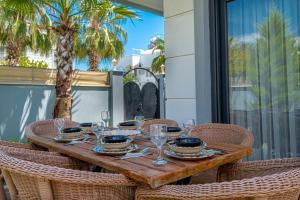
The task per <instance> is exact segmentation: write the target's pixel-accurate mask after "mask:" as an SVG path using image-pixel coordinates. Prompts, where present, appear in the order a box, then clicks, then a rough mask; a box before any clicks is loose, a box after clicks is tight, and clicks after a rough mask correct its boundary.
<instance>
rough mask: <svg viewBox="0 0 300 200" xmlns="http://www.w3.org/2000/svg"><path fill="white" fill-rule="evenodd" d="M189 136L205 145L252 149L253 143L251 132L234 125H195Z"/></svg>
mask: <svg viewBox="0 0 300 200" xmlns="http://www.w3.org/2000/svg"><path fill="white" fill-rule="evenodd" d="M191 135H192V136H195V137H199V138H201V139H202V140H204V141H205V142H207V143H228V144H238V145H244V146H248V147H252V145H253V142H254V139H253V134H252V133H251V131H249V130H247V129H245V128H243V127H240V126H238V125H234V124H218V123H209V124H202V125H197V126H196V127H195V129H194V130H193V131H192V133H191Z"/></svg>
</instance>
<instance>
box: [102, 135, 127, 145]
mask: <svg viewBox="0 0 300 200" xmlns="http://www.w3.org/2000/svg"><path fill="white" fill-rule="evenodd" d="M127 140H128V136H126V135H109V136H105V137H104V138H103V139H102V141H103V142H105V143H122V142H126V141H127Z"/></svg>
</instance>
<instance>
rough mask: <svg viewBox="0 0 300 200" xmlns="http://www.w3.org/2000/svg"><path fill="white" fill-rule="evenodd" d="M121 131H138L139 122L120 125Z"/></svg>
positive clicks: (127, 122)
mask: <svg viewBox="0 0 300 200" xmlns="http://www.w3.org/2000/svg"><path fill="white" fill-rule="evenodd" d="M118 127H119V129H122V130H136V128H137V122H136V121H126V122H121V123H119V124H118Z"/></svg>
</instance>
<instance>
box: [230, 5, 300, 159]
mask: <svg viewBox="0 0 300 200" xmlns="http://www.w3.org/2000/svg"><path fill="white" fill-rule="evenodd" d="M225 6H226V11H227V13H226V15H227V38H226V40H227V41H226V42H227V52H228V53H227V54H228V59H227V64H228V75H227V76H228V84H229V95H228V98H229V112H230V123H234V124H239V125H241V126H243V127H246V128H249V129H251V130H252V132H253V133H254V136H255V145H254V152H253V156H252V159H270V158H278V157H291V156H300V78H299V71H300V1H299V0H233V1H227V3H226V5H225Z"/></svg>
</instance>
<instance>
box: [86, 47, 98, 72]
mask: <svg viewBox="0 0 300 200" xmlns="http://www.w3.org/2000/svg"><path fill="white" fill-rule="evenodd" d="M99 62H100V58H99V54H98V52H97V50H96V49H93V48H92V49H90V50H89V65H90V68H89V71H94V72H95V71H99V69H98V65H99Z"/></svg>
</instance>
